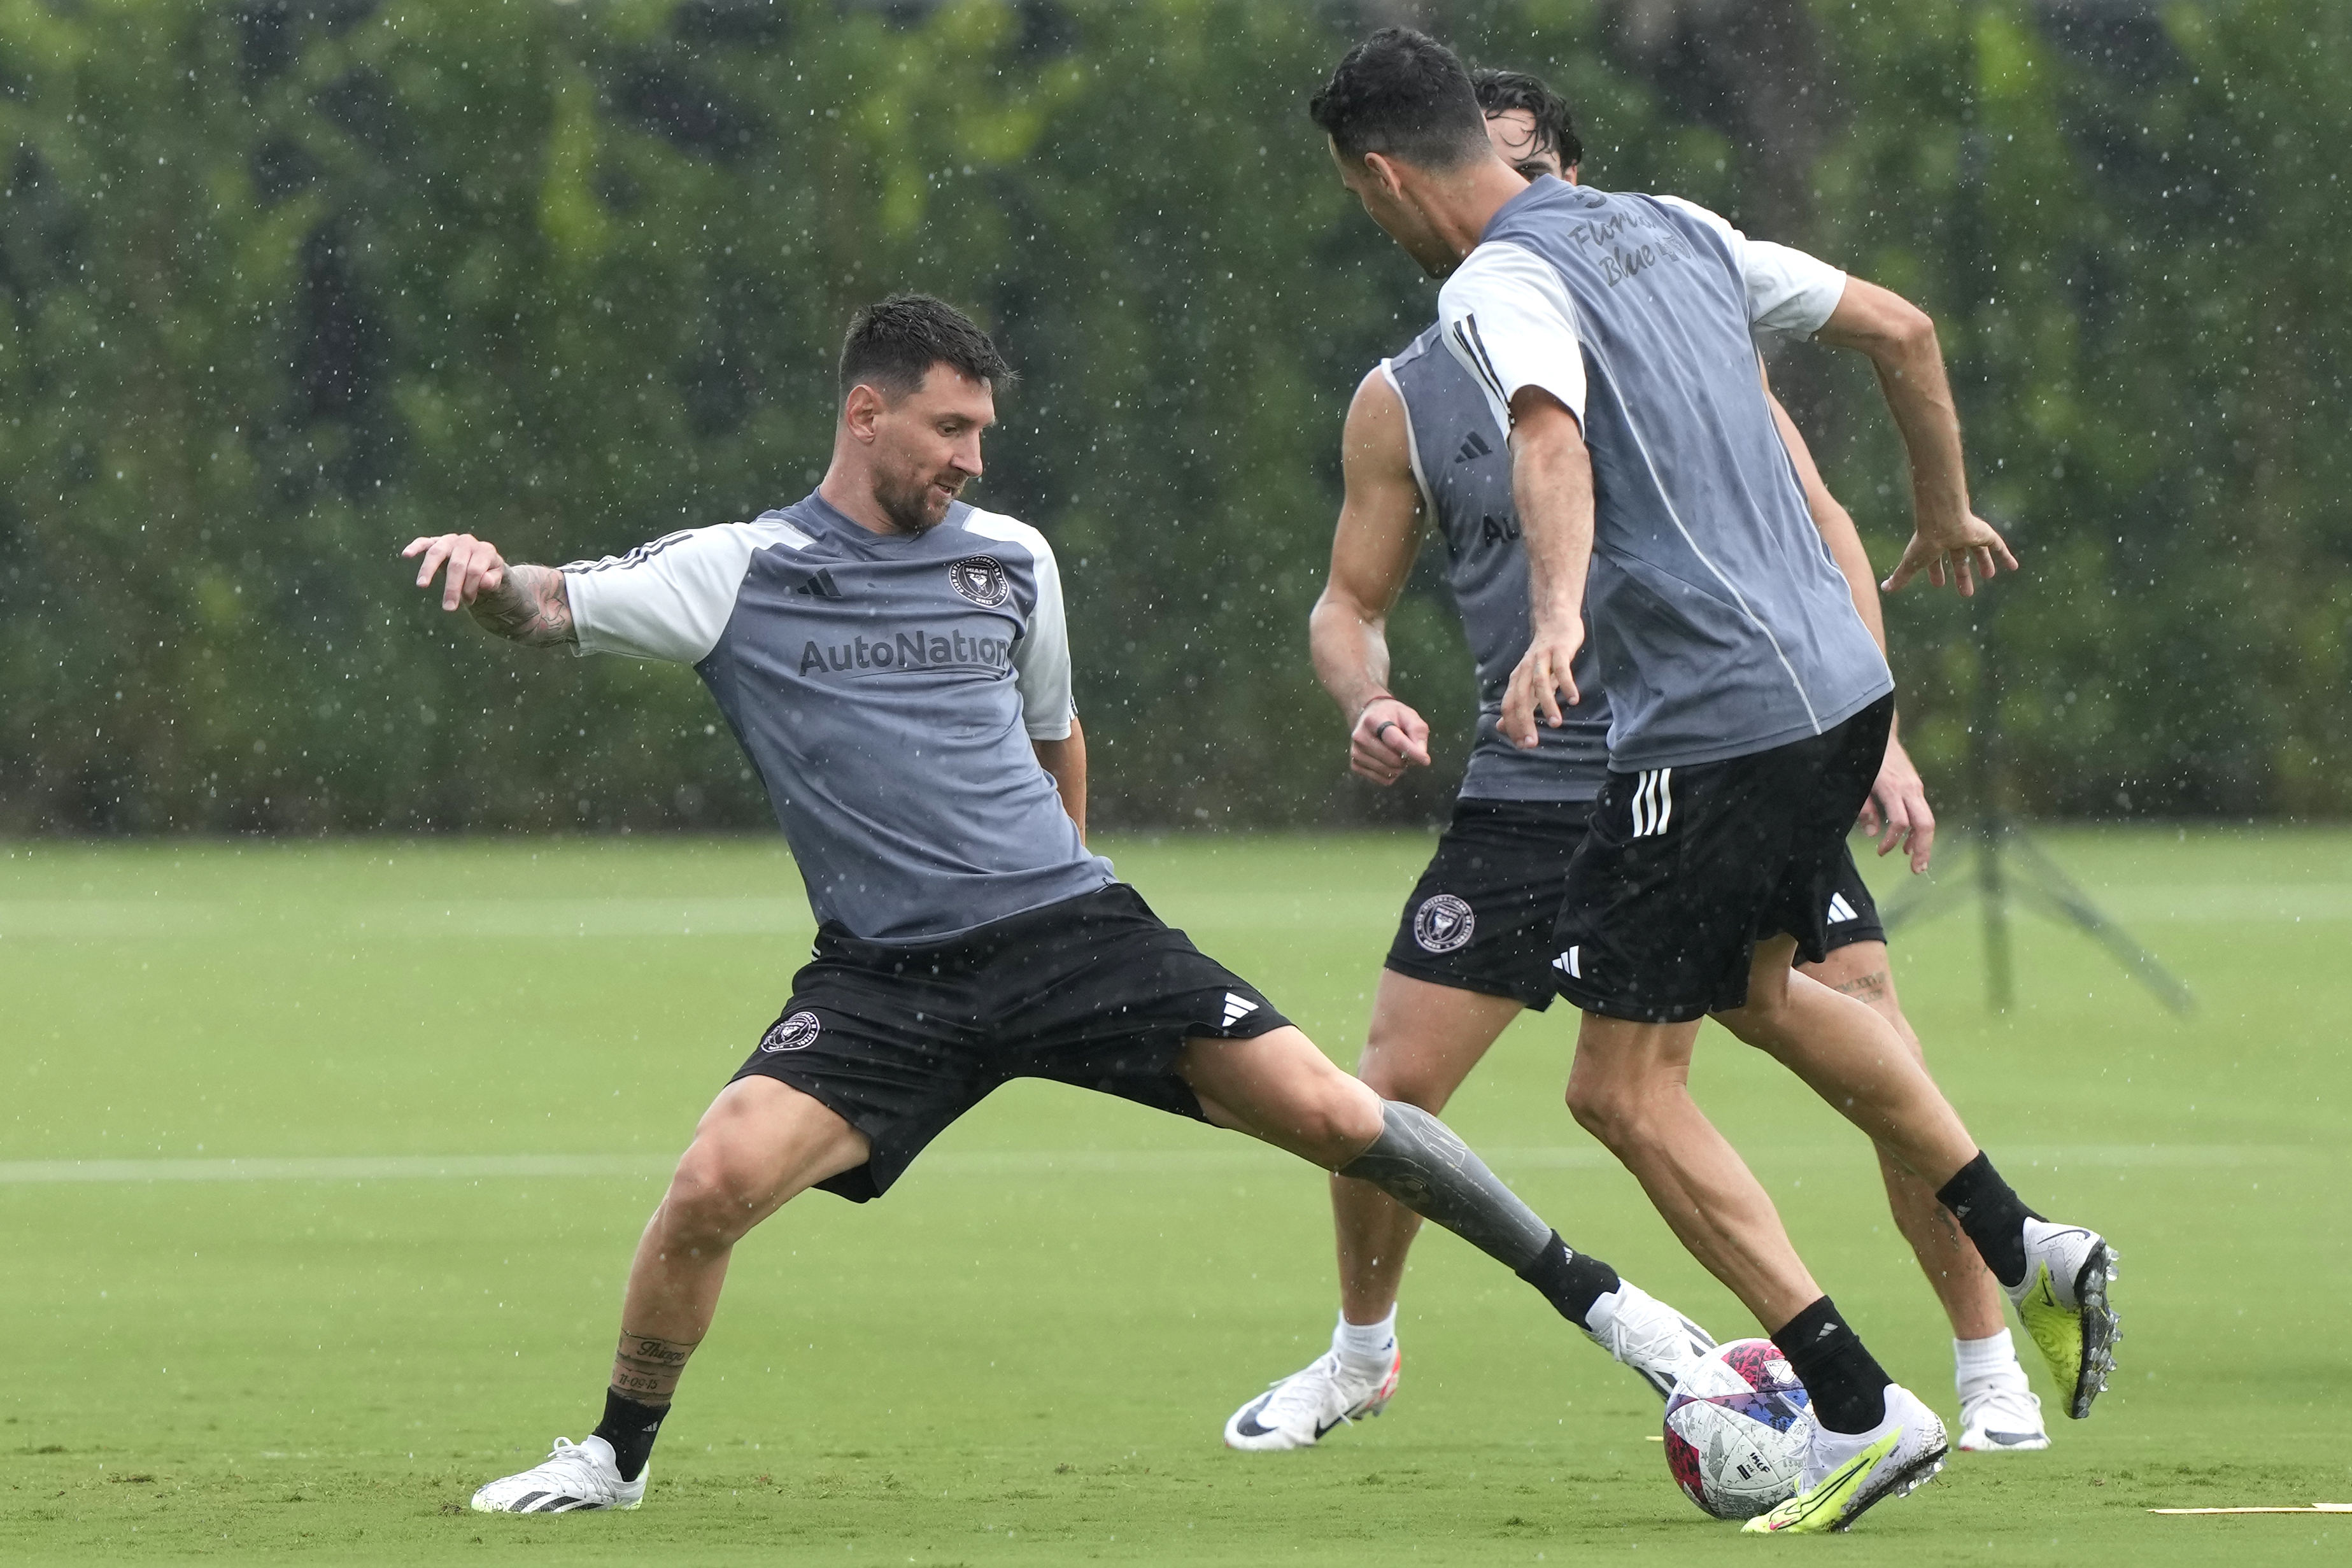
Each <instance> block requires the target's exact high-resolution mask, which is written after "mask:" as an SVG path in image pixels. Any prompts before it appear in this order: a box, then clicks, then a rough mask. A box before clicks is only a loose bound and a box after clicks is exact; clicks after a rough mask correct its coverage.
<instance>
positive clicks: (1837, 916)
mask: <svg viewBox="0 0 2352 1568" xmlns="http://www.w3.org/2000/svg"><path fill="white" fill-rule="evenodd" d="M1861 918H1862V916H1860V915H1856V914H1855V913H1854V912H1853V904H1848V903H1847V902H1846V901H1845V894H1843V893H1832V894H1830V918H1829V923H1830V924H1831V925H1844V924H1845V923H1846V922H1847V921H1849V920H1859V919H1861Z"/></svg>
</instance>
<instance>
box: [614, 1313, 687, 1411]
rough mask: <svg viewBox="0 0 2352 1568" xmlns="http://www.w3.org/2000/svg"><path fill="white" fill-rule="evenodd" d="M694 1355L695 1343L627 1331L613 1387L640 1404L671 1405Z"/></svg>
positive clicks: (617, 1357)
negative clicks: (681, 1378)
mask: <svg viewBox="0 0 2352 1568" xmlns="http://www.w3.org/2000/svg"><path fill="white" fill-rule="evenodd" d="M692 1354H694V1346H693V1345H691V1344H684V1343H679V1342H678V1341H677V1340H668V1339H655V1338H652V1337H651V1336H649V1335H646V1334H634V1333H627V1332H625V1331H624V1332H623V1333H622V1335H621V1343H620V1347H619V1348H618V1349H616V1350H614V1352H613V1386H614V1388H615V1389H617V1390H618V1391H620V1392H621V1393H622V1394H625V1395H626V1396H628V1397H629V1398H631V1399H634V1400H635V1401H636V1402H637V1403H638V1404H640V1405H667V1404H668V1403H669V1402H670V1400H671V1399H672V1398H673V1397H675V1396H677V1380H678V1379H679V1378H680V1377H681V1376H683V1375H685V1372H686V1358H687V1357H688V1356H690V1355H692Z"/></svg>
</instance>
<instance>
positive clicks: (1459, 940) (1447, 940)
mask: <svg viewBox="0 0 2352 1568" xmlns="http://www.w3.org/2000/svg"><path fill="white" fill-rule="evenodd" d="M1477 928H1478V917H1477V915H1475V914H1473V913H1471V909H1470V906H1469V905H1468V904H1465V903H1463V902H1462V901H1461V900H1460V899H1458V898H1456V897H1454V895H1453V894H1450V893H1438V894H1431V895H1430V896H1429V897H1427V898H1424V899H1423V900H1422V901H1421V907H1420V908H1419V909H1416V910H1414V911H1413V912H1412V939H1413V940H1414V941H1415V942H1417V943H1419V944H1420V945H1421V948H1422V951H1423V952H1425V953H1451V952H1453V951H1454V949H1455V948H1456V947H1459V946H1462V945H1463V944H1464V943H1465V942H1467V941H1469V940H1470V934H1471V933H1472V932H1473V931H1475V930H1476V929H1477Z"/></svg>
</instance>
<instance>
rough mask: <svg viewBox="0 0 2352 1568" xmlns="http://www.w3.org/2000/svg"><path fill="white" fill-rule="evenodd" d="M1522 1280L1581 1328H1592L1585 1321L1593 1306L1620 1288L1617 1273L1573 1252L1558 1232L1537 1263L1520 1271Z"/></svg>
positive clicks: (1552, 1234) (1537, 1258) (1538, 1256)
mask: <svg viewBox="0 0 2352 1568" xmlns="http://www.w3.org/2000/svg"><path fill="white" fill-rule="evenodd" d="M1519 1278H1520V1279H1522V1280H1525V1281H1527V1282H1528V1284H1530V1285H1533V1286H1534V1287H1535V1288H1536V1289H1537V1290H1538V1291H1542V1292H1543V1295H1544V1300H1545V1301H1549V1302H1550V1303H1551V1304H1552V1305H1553V1306H1554V1307H1557V1308H1558V1309H1559V1315H1560V1316H1561V1317H1564V1318H1566V1319H1567V1320H1568V1321H1569V1322H1572V1323H1574V1324H1575V1325H1576V1326H1577V1327H1578V1328H1590V1327H1591V1324H1589V1323H1587V1322H1585V1321H1584V1320H1585V1319H1586V1318H1587V1317H1588V1316H1590V1315H1591V1312H1592V1303H1593V1302H1595V1301H1599V1300H1600V1299H1601V1297H1603V1296H1605V1295H1607V1294H1608V1293H1609V1292H1610V1291H1613V1290H1615V1289H1616V1288H1617V1285H1618V1280H1617V1270H1614V1269H1612V1268H1611V1267H1610V1266H1609V1265H1608V1264H1606V1263H1603V1262H1602V1261H1601V1260H1600V1259H1598V1258H1587V1257H1585V1256H1584V1255H1583V1254H1581V1253H1579V1252H1571V1251H1570V1250H1569V1249H1568V1243H1567V1242H1565V1241H1562V1240H1561V1239H1559V1231H1557V1230H1555V1231H1553V1232H1552V1233H1551V1239H1550V1240H1549V1241H1547V1242H1545V1243H1544V1249H1543V1250H1542V1251H1540V1252H1538V1253H1537V1254H1536V1260H1535V1261H1534V1262H1532V1263H1530V1264H1528V1266H1527V1267H1526V1268H1524V1269H1522V1270H1519Z"/></svg>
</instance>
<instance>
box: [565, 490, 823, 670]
mask: <svg viewBox="0 0 2352 1568" xmlns="http://www.w3.org/2000/svg"><path fill="white" fill-rule="evenodd" d="M809 542H810V541H809V537H808V536H807V535H806V534H803V533H802V532H801V531H800V530H799V529H798V528H794V527H793V526H792V524H790V523H788V522H785V521H784V520H783V519H782V518H781V517H767V518H762V519H761V520H760V521H758V522H752V523H728V524H725V525H723V526H721V527H719V528H688V529H686V530H685V531H684V532H682V533H675V534H671V535H669V536H668V537H667V538H658V539H656V540H654V541H653V543H651V544H645V545H639V546H638V547H637V548H636V549H633V550H631V551H630V552H629V553H628V554H626V555H621V556H610V555H608V556H606V557H605V558H604V559H602V560H575V561H573V562H572V563H571V564H570V565H568V566H566V567H564V568H563V569H562V571H563V589H564V592H565V594H566V595H567V596H568V597H569V598H570V600H571V602H572V631H573V632H574V633H575V634H577V636H578V637H579V639H580V652H581V653H619V654H622V655H625V657H628V658H632V659H669V660H675V661H676V662H677V663H678V664H695V663H698V662H699V661H700V660H701V659H702V658H703V657H704V656H705V655H706V654H708V653H709V652H710V650H711V649H713V648H715V647H717V646H718V645H719V635H720V634H721V633H722V632H725V631H726V630H727V622H728V619H729V618H730V616H732V615H733V614H734V613H735V595H736V593H737V592H738V591H740V589H741V588H742V586H743V574H744V572H745V571H747V570H750V568H751V557H752V555H753V553H754V552H756V551H758V550H759V549H761V548H762V547H764V546H767V545H772V544H789V545H791V546H792V547H793V548H794V549H805V548H807V546H808V544H809Z"/></svg>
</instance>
